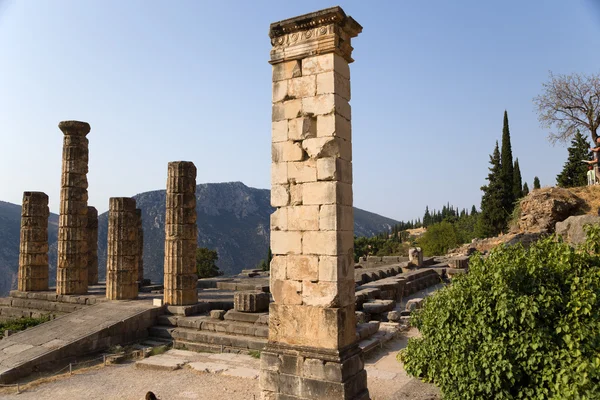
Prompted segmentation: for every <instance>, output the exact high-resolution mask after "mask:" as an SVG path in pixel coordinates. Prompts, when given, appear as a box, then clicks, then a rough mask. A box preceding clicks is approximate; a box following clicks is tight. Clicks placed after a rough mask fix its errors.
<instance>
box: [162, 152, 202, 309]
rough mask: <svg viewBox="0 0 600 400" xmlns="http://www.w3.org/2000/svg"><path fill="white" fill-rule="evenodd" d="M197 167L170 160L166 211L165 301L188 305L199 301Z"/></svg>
mask: <svg viewBox="0 0 600 400" xmlns="http://www.w3.org/2000/svg"><path fill="white" fill-rule="evenodd" d="M197 238H198V229H197V228H196V167H195V166H194V164H193V163H191V162H188V161H176V162H170V163H169V169H168V177H167V199H166V212H165V263H164V276H165V278H164V302H165V303H166V304H170V305H174V306H185V305H190V304H195V303H197V302H198V292H197V289H196V285H197V281H198V275H196V248H197V247H198V244H197V240H198V239H197Z"/></svg>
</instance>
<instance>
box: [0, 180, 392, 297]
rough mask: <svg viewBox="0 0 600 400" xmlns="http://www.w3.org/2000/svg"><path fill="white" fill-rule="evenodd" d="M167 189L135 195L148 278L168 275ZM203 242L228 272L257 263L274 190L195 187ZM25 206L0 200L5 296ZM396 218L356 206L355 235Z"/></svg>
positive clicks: (52, 239)
mask: <svg viewBox="0 0 600 400" xmlns="http://www.w3.org/2000/svg"><path fill="white" fill-rule="evenodd" d="M165 194H166V193H165V191H164V190H155V191H151V192H144V193H140V194H137V195H135V196H133V197H134V198H135V199H136V203H137V207H138V208H140V209H141V210H142V226H143V229H144V277H145V278H149V279H151V280H152V281H153V282H162V280H163V268H162V267H163V256H164V238H165V231H164V223H165ZM196 211H197V214H198V245H199V246H201V247H207V248H210V249H213V250H217V253H218V255H219V260H218V261H217V265H218V267H219V269H220V270H221V271H223V272H224V274H225V275H233V274H237V273H239V272H240V271H241V270H242V269H249V268H255V267H256V266H257V264H258V263H259V262H260V260H262V259H265V258H266V257H267V252H268V247H269V233H270V230H269V217H270V215H271V213H272V212H273V208H272V207H271V205H270V191H269V190H268V189H255V188H251V187H248V186H246V185H244V184H243V183H241V182H227V183H206V184H200V185H197V186H196ZM20 223H21V206H20V205H16V204H11V203H6V202H2V201H0V277H1V278H0V295H6V294H7V293H8V291H9V290H11V289H15V288H16V286H17V270H18V264H19V261H18V260H19V237H20V233H19V231H20ZM396 223H397V221H395V220H393V219H390V218H386V217H383V216H381V215H378V214H374V213H371V212H368V211H364V210H361V209H359V208H354V232H355V235H356V236H373V235H375V234H377V233H379V232H381V231H383V230H389V229H391V226H392V225H394V224H396ZM107 230H108V213H107V212H106V213H103V214H100V215H99V216H98V265H99V276H100V280H103V279H104V277H105V271H106V267H105V266H106V237H107ZM57 233H58V215H56V214H50V218H49V222H48V238H49V243H50V251H49V259H50V280H51V282H50V285H53V284H54V283H55V278H56V258H57Z"/></svg>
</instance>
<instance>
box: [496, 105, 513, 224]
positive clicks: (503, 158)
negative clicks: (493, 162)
mask: <svg viewBox="0 0 600 400" xmlns="http://www.w3.org/2000/svg"><path fill="white" fill-rule="evenodd" d="M500 171H501V172H500V179H501V180H502V187H503V196H504V198H503V201H502V205H503V207H504V209H505V210H506V213H507V214H508V215H510V213H512V210H513V208H514V206H515V200H516V198H515V195H514V189H513V186H514V179H515V177H514V166H513V156H512V145H511V144H510V130H509V128H508V113H507V112H506V110H505V111H504V126H503V127H502V150H501V151H500Z"/></svg>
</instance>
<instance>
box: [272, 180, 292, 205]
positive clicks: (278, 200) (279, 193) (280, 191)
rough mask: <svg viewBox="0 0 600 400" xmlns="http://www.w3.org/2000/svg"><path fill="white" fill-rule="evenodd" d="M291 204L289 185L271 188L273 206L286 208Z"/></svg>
mask: <svg viewBox="0 0 600 400" xmlns="http://www.w3.org/2000/svg"><path fill="white" fill-rule="evenodd" d="M289 203H290V192H289V186H288V185H272V186H271V206H273V207H285V206H287V205H289Z"/></svg>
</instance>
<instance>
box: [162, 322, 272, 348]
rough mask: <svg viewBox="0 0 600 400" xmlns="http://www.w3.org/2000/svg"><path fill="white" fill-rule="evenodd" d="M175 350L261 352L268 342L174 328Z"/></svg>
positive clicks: (239, 336) (263, 339) (251, 337)
mask: <svg viewBox="0 0 600 400" xmlns="http://www.w3.org/2000/svg"><path fill="white" fill-rule="evenodd" d="M172 335H173V339H174V343H173V346H174V348H176V349H187V350H196V351H213V352H240V351H249V350H262V349H263V348H264V347H265V346H266V345H267V342H268V340H267V339H266V338H263V337H255V336H243V335H231V334H226V333H222V332H208V331H198V330H195V329H189V328H176V329H175V330H173V331H172Z"/></svg>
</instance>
